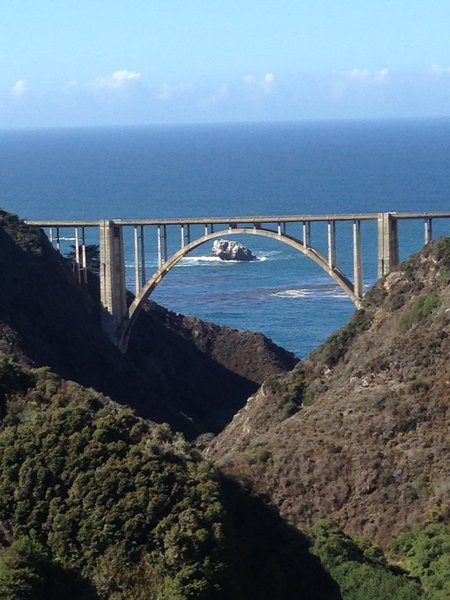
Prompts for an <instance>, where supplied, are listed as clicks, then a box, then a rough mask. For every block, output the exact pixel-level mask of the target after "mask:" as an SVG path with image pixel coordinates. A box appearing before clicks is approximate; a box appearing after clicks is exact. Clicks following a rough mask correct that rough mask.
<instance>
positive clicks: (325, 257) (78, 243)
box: [27, 212, 450, 352]
mask: <svg viewBox="0 0 450 600" xmlns="http://www.w3.org/2000/svg"><path fill="white" fill-rule="evenodd" d="M442 218H450V212H433V213H431V212H430V213H364V214H327V215H284V216H283V215H277V216H267V217H263V216H250V217H205V218H201V217H200V218H180V219H178V218H171V219H137V220H121V219H114V220H100V221H64V220H62V221H31V220H30V221H27V223H28V224H30V225H34V226H38V227H42V228H46V229H48V236H49V239H50V240H51V242H52V243H53V244H54V245H55V246H56V247H57V248H58V249H60V247H61V240H62V239H63V238H62V235H61V234H62V232H64V231H65V230H67V229H71V230H72V231H73V232H74V235H73V237H72V238H71V239H73V240H74V241H75V244H74V254H75V257H74V258H75V267H76V269H75V271H76V274H77V277H78V279H79V282H80V283H84V282H86V281H87V267H88V264H87V252H86V248H87V244H86V229H88V228H95V229H97V230H98V235H99V238H98V239H99V246H100V300H101V303H102V305H103V315H102V326H103V328H104V330H105V332H106V333H107V334H108V335H109V337H110V339H111V340H112V341H113V343H114V344H116V345H117V346H118V347H119V348H120V349H121V350H122V351H124V352H125V351H126V349H127V346H128V340H129V338H130V334H131V332H132V330H133V327H134V325H135V323H136V320H137V317H138V315H139V313H140V311H141V310H142V308H143V306H144V304H145V301H146V300H147V298H148V297H149V296H150V295H151V293H152V292H153V291H154V289H155V288H156V287H157V286H158V285H159V283H160V282H161V281H162V279H163V278H164V276H165V275H166V274H167V273H169V272H170V271H171V270H172V269H173V268H174V267H175V266H176V265H177V264H178V263H179V261H180V260H181V259H182V258H183V257H185V256H187V255H188V254H189V253H190V252H192V251H193V250H195V249H196V248H198V247H199V246H201V245H202V244H205V243H206V242H209V241H211V240H214V239H217V238H221V237H224V236H227V235H231V234H232V235H235V234H246V235H248V234H250V235H259V236H263V237H266V238H271V239H274V240H277V241H279V242H281V243H284V244H287V245H288V246H290V247H292V248H294V249H295V250H297V251H298V252H300V253H302V254H303V255H305V256H306V257H308V258H309V259H311V260H312V261H313V262H314V263H316V264H317V265H318V266H319V267H320V268H322V269H323V271H325V273H327V274H328V276H329V277H331V278H332V279H333V280H334V281H335V282H336V283H337V284H338V285H339V286H340V287H341V288H342V289H343V291H344V292H345V293H346V294H347V295H348V297H349V298H350V299H351V300H352V302H353V303H354V304H355V306H356V307H358V308H359V307H360V305H361V302H362V299H363V290H364V284H363V259H362V251H361V223H362V222H363V221H375V222H376V223H377V232H378V244H377V248H376V249H374V252H376V253H377V260H378V276H379V277H381V276H383V275H385V274H387V273H388V272H389V270H390V269H391V268H392V267H393V266H395V265H396V264H398V262H399V237H398V222H399V221H400V220H401V219H420V220H422V221H423V223H424V242H425V243H426V242H428V241H430V240H431V239H432V222H433V220H434V219H442ZM340 222H350V223H351V224H352V254H353V257H352V258H353V276H352V277H349V276H348V275H346V274H345V273H344V272H343V271H342V270H341V269H340V267H339V265H338V264H337V252H336V225H337V224H338V223H340ZM318 223H325V224H326V227H327V252H326V253H321V252H320V251H319V250H318V249H317V248H315V247H314V246H313V245H312V242H311V229H312V228H313V227H314V226H315V225H317V224H318ZM130 228H131V229H132V230H133V240H134V259H133V267H134V274H135V277H134V279H135V290H134V292H135V299H134V301H133V302H132V304H131V305H130V306H127V299H126V297H127V290H126V283H125V252H124V231H125V230H126V229H130ZM176 230H178V231H176ZM169 234H170V235H169ZM297 234H298V235H297ZM170 236H171V240H173V239H174V238H178V240H179V242H178V247H177V248H175V249H173V242H172V248H171V251H170V252H169V250H168V248H169V245H168V239H169V237H170ZM149 237H151V238H152V239H153V244H151V247H152V248H153V252H154V254H156V257H157V268H156V270H155V271H154V272H153V273H150V274H148V273H147V269H146V258H147V256H148V254H149V253H148V252H147V249H148V247H149ZM155 237H156V240H155ZM155 242H156V244H155Z"/></svg>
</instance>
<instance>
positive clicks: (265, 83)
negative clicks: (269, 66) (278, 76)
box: [243, 73, 275, 94]
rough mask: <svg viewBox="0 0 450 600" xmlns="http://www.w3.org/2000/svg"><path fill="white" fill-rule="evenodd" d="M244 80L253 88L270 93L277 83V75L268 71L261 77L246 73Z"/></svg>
mask: <svg viewBox="0 0 450 600" xmlns="http://www.w3.org/2000/svg"><path fill="white" fill-rule="evenodd" d="M243 82H244V84H245V85H246V86H248V87H249V88H251V89H253V90H258V91H261V92H263V93H265V94H269V93H270V92H271V91H272V89H273V86H274V85H275V75H274V74H273V73H266V74H265V75H264V76H263V77H260V78H258V77H256V76H255V75H246V76H245V77H244V79H243Z"/></svg>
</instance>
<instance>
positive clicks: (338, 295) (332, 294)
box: [323, 289, 348, 300]
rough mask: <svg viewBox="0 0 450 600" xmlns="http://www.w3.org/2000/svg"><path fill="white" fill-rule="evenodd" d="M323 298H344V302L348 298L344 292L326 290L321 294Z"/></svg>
mask: <svg viewBox="0 0 450 600" xmlns="http://www.w3.org/2000/svg"><path fill="white" fill-rule="evenodd" d="M323 295H324V296H328V297H329V298H345V299H346V300H348V296H347V294H346V293H345V292H344V290H340V289H337V290H326V291H324V292H323Z"/></svg>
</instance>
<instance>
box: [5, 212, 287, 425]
mask: <svg viewBox="0 0 450 600" xmlns="http://www.w3.org/2000/svg"><path fill="white" fill-rule="evenodd" d="M0 273H1V285H0V335H1V334H3V337H4V336H7V337H8V339H9V340H10V341H14V344H13V345H14V348H15V351H16V354H17V356H19V355H20V356H21V357H22V359H23V360H25V361H26V362H28V363H30V364H33V365H35V366H49V367H51V368H52V370H53V371H55V372H56V373H58V374H59V375H60V376H61V377H63V378H65V379H71V380H73V381H76V382H78V383H80V384H81V385H83V386H90V387H93V388H94V389H96V390H98V391H100V392H103V393H105V394H107V395H109V396H110V397H111V398H112V399H113V400H115V401H117V402H120V403H124V404H129V405H131V406H132V407H133V408H134V409H135V410H136V411H137V413H138V414H139V415H140V416H143V417H147V418H151V419H153V420H155V421H157V422H168V423H170V424H171V425H172V426H173V427H174V428H176V429H178V430H181V431H183V432H184V433H186V434H188V435H189V436H195V435H198V434H199V433H202V432H205V431H213V432H217V431H219V430H220V429H221V428H223V426H224V425H225V424H226V422H228V421H229V420H230V419H231V417H232V416H233V414H234V413H235V412H236V410H237V409H238V408H240V407H241V406H242V405H243V404H244V403H245V401H246V399H247V398H248V396H249V395H250V394H252V393H253V392H255V391H256V389H257V388H258V386H259V385H260V384H261V383H262V381H263V380H264V379H265V378H266V377H268V376H269V375H272V374H275V373H280V372H283V371H286V370H287V369H290V368H292V367H293V366H294V364H295V363H296V359H295V357H294V356H293V355H292V354H291V353H289V352H286V351H285V350H283V349H282V348H279V347H278V346H276V345H275V344H273V343H272V342H270V340H268V339H267V338H265V337H264V336H263V335H261V334H257V333H250V332H239V331H236V330H233V329H229V328H220V327H217V326H214V325H211V324H207V323H203V322H201V321H199V320H198V319H194V318H185V317H181V316H180V315H175V314H174V313H171V312H170V311H167V310H165V309H163V308H161V307H158V306H156V305H155V304H153V303H149V306H148V310H147V311H145V312H143V313H142V314H141V315H140V318H139V322H138V324H137V326H136V328H135V335H134V336H133V337H132V339H131V343H130V351H129V353H128V354H127V355H122V354H121V353H120V352H119V351H118V350H117V349H116V348H115V347H113V346H112V345H111V343H110V342H109V340H108V339H107V338H106V336H105V335H104V334H103V332H102V330H101V328H100V326H99V322H100V318H99V314H100V313H99V310H100V309H99V303H98V298H95V297H93V295H92V293H91V294H90V293H89V292H88V290H86V289H83V288H82V287H80V286H79V285H77V283H76V282H74V279H73V276H72V272H71V268H70V264H69V263H68V261H67V260H65V259H63V258H62V257H61V256H60V255H59V254H58V253H57V252H56V251H55V250H54V249H53V248H52V246H51V245H50V243H49V242H48V240H47V238H46V237H45V235H44V234H43V233H42V232H40V231H39V230H38V229H34V228H32V227H29V226H26V225H24V224H23V223H21V222H20V221H19V219H18V218H17V217H15V216H13V215H11V214H8V213H5V212H4V211H0ZM92 289H95V285H94V286H91V292H92ZM175 374H176V376H175Z"/></svg>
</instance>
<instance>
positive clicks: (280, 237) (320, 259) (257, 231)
mask: <svg viewBox="0 0 450 600" xmlns="http://www.w3.org/2000/svg"><path fill="white" fill-rule="evenodd" d="M243 234H245V235H248V234H250V235H259V236H263V237H268V238H271V239H274V240H276V241H279V242H282V243H284V244H287V245H288V246H291V247H292V248H294V249H295V250H298V251H299V252H301V253H302V254H304V255H305V256H307V257H308V258H310V259H311V260H313V261H314V262H315V263H316V264H317V265H319V267H321V268H322V269H323V270H324V271H325V273H327V274H328V275H329V276H330V277H332V278H333V279H334V281H335V282H336V283H337V284H338V285H339V286H340V287H341V288H342V289H343V291H344V292H345V293H346V294H347V296H348V297H349V298H350V300H352V302H353V303H354V304H355V305H356V307H357V308H359V307H360V305H361V299H360V298H358V297H357V296H356V294H355V290H354V285H353V283H352V282H351V281H350V280H349V279H348V277H347V276H346V275H345V274H344V273H343V272H342V271H341V270H340V269H339V268H338V267H337V266H330V265H329V263H328V261H327V260H326V259H325V257H324V256H323V255H322V254H321V253H320V252H318V251H317V250H316V249H315V248H313V247H312V246H306V245H305V244H304V243H303V242H302V241H301V240H299V239H297V238H295V237H294V236H291V235H288V234H287V233H283V232H281V233H278V232H275V231H273V230H271V229H265V228H264V227H236V228H230V229H229V230H221V231H217V232H212V233H208V234H207V235H204V236H202V237H200V238H198V239H196V240H194V241H193V242H190V243H189V244H186V245H185V246H183V247H182V248H181V249H180V250H178V252H175V254H173V255H172V256H171V257H170V258H169V259H167V260H166V262H165V263H164V264H163V265H161V267H160V268H159V269H158V270H157V271H156V272H155V273H154V274H153V275H152V276H151V277H150V279H148V280H147V282H146V283H145V285H144V286H143V287H142V288H141V290H140V292H139V294H138V295H137V296H136V298H135V299H134V301H133V302H132V304H131V305H130V307H129V309H128V319H127V320H126V321H125V322H124V326H123V328H122V332H121V335H120V341H119V348H120V350H122V352H125V351H126V349H127V347H128V341H129V339H130V334H131V331H132V329H133V327H134V325H135V323H136V320H137V317H138V315H139V313H140V311H141V310H142V308H143V306H144V304H145V301H146V300H147V298H148V297H149V296H150V294H151V293H152V292H153V291H154V289H155V288H156V287H157V286H158V285H159V283H161V281H162V279H163V278H164V277H165V276H166V275H167V273H169V271H171V270H172V269H173V268H174V267H175V266H176V265H177V263H179V262H180V260H181V259H182V258H184V257H185V256H187V255H188V254H189V253H190V252H192V251H193V250H195V249H196V248H198V247H199V246H201V245H203V244H205V243H206V242H209V241H211V240H214V239H217V238H223V237H225V236H229V235H243Z"/></svg>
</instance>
